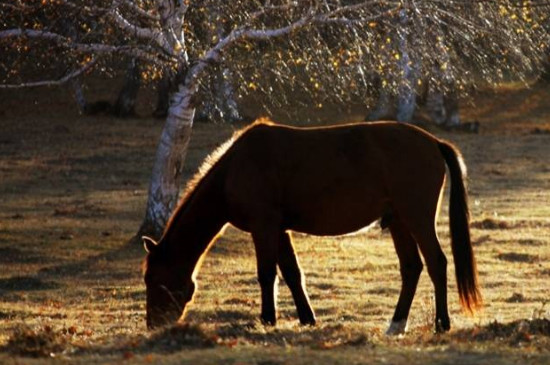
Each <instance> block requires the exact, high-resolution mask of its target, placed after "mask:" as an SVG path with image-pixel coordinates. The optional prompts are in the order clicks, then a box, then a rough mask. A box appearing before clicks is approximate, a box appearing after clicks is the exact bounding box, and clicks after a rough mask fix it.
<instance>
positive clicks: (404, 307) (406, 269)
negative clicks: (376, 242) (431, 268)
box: [386, 217, 422, 335]
mask: <svg viewBox="0 0 550 365" xmlns="http://www.w3.org/2000/svg"><path fill="white" fill-rule="evenodd" d="M389 228H390V232H391V235H392V238H393V244H394V246H395V250H396V252H397V256H398V257H399V267H400V272H401V293H400V294H399V300H398V302H397V306H396V307H395V312H394V314H393V318H392V321H391V324H390V327H389V328H388V330H387V331H386V334H387V335H397V334H401V333H404V332H405V331H406V329H407V319H408V317H409V311H410V309H411V304H412V301H413V298H414V294H415V292H416V286H417V285H418V278H419V277H420V273H421V272H422V260H421V259H420V254H419V253H418V247H417V245H416V241H415V240H414V238H413V237H412V235H411V234H410V233H409V231H408V230H407V229H406V227H404V226H403V224H402V223H401V221H400V220H399V219H398V217H394V219H392V221H391V223H390V225H389Z"/></svg>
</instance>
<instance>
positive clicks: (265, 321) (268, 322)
mask: <svg viewBox="0 0 550 365" xmlns="http://www.w3.org/2000/svg"><path fill="white" fill-rule="evenodd" d="M260 321H261V322H262V324H263V325H264V326H275V325H276V324H277V320H276V319H271V318H270V319H265V318H260Z"/></svg>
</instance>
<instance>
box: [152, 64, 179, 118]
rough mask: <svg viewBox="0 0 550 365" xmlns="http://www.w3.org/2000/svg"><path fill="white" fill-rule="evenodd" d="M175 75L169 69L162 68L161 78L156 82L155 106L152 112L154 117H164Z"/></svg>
mask: <svg viewBox="0 0 550 365" xmlns="http://www.w3.org/2000/svg"><path fill="white" fill-rule="evenodd" d="M174 78H175V76H174V74H173V72H171V71H170V70H166V69H165V70H164V71H163V75H162V78H161V79H160V80H159V82H158V84H157V106H156V107H155V111H154V112H153V116H154V117H155V118H166V117H167V116H168V108H169V107H170V94H171V93H172V91H173V90H172V88H173V85H174V84H175V80H174Z"/></svg>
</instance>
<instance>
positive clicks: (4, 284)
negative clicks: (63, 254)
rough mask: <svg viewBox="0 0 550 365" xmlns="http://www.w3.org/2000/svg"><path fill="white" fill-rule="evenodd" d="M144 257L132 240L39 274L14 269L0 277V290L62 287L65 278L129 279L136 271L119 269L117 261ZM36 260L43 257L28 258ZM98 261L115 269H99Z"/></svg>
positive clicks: (41, 270) (11, 290)
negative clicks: (20, 272)
mask: <svg viewBox="0 0 550 365" xmlns="http://www.w3.org/2000/svg"><path fill="white" fill-rule="evenodd" d="M9 253H11V254H14V255H19V254H20V253H21V252H20V251H18V250H15V251H14V250H11V251H10V252H9ZM141 257H143V249H142V248H141V246H139V247H138V245H135V244H130V243H129V244H126V245H123V246H121V247H118V248H116V249H114V250H110V251H107V252H102V253H100V254H97V255H91V256H88V257H86V258H84V259H82V260H79V261H71V262H66V263H62V264H58V265H51V266H47V267H44V268H42V269H40V270H39V271H38V272H37V273H36V274H30V275H15V274H16V273H15V272H14V273H13V274H14V276H11V277H6V278H1V279H0V293H1V292H16V291H38V290H52V289H59V288H61V287H63V286H64V285H63V284H62V283H61V282H63V281H64V280H65V279H71V280H80V279H93V280H101V279H109V280H120V279H126V278H128V277H130V276H131V275H132V274H133V273H130V272H128V270H127V269H125V268H124V267H122V268H120V267H118V268H117V266H118V265H115V264H117V263H119V262H124V261H127V260H135V259H138V258H141ZM35 259H36V260H39V259H40V257H38V256H37V257H31V258H29V259H28V260H32V261H33V262H34V260H35ZM0 262H1V261H0ZM98 262H107V263H113V265H109V266H111V267H112V268H113V270H97V269H96V268H95V267H96V265H97V264H98ZM115 268H116V270H115ZM117 270H118V271H117ZM139 270H140V267H139V266H136V267H135V270H134V273H136V272H139Z"/></svg>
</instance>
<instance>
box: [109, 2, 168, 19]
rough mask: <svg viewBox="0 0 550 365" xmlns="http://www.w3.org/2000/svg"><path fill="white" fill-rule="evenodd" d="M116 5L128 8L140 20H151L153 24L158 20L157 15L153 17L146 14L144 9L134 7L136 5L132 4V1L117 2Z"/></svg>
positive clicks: (150, 14) (148, 13)
mask: <svg viewBox="0 0 550 365" xmlns="http://www.w3.org/2000/svg"><path fill="white" fill-rule="evenodd" d="M117 3H119V4H121V5H123V6H125V7H126V8H128V9H129V10H130V11H131V12H132V13H134V14H136V15H138V16H140V17H142V18H145V19H149V20H153V21H155V22H158V21H159V20H160V17H159V16H158V15H155V14H152V13H150V12H148V11H147V10H145V9H142V8H141V7H139V6H138V5H136V3H134V2H133V1H129V0H118V1H117Z"/></svg>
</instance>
